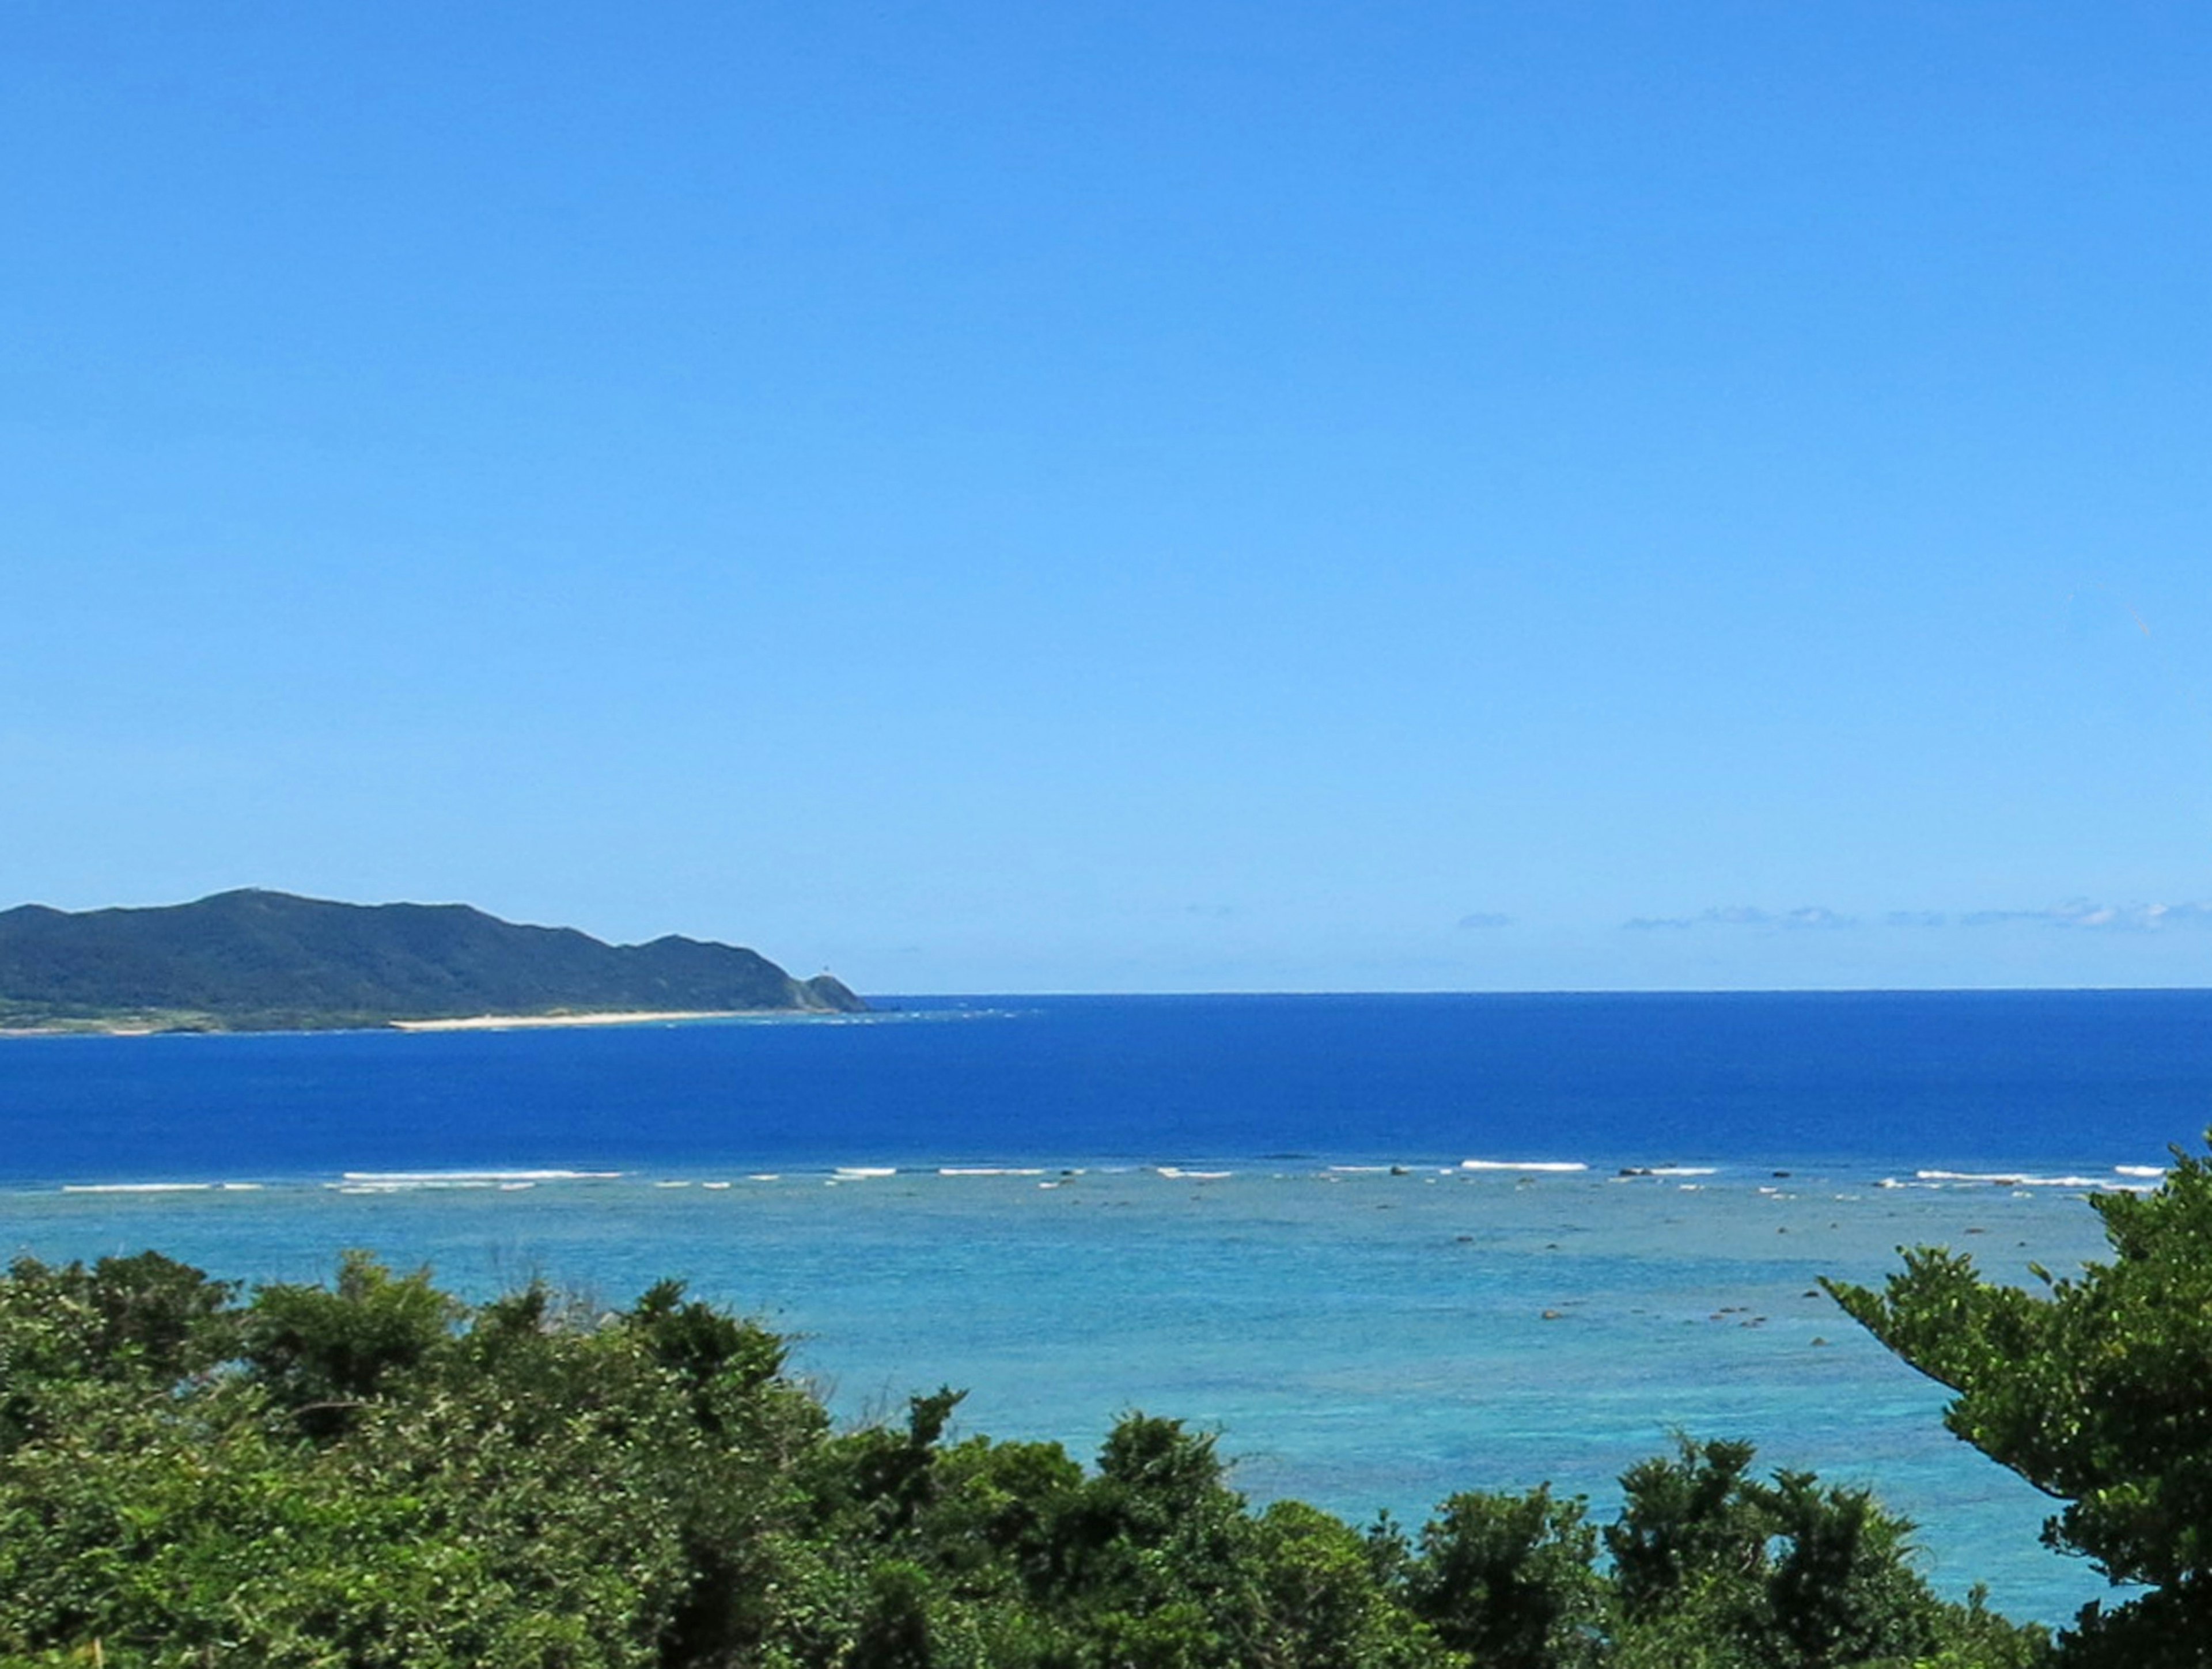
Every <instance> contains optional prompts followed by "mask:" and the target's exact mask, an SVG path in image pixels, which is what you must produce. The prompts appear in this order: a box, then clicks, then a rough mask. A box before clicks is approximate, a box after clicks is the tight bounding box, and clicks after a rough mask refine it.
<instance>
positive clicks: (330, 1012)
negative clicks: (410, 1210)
mask: <svg viewBox="0 0 2212 1669" xmlns="http://www.w3.org/2000/svg"><path fill="white" fill-rule="evenodd" d="M866 1006H867V1005H866V1004H865V1003H863V1002H862V1001H861V1000H860V998H858V997H856V996H854V994H853V993H852V992H850V991H849V990H848V989H847V988H846V987H845V986H843V985H842V983H840V982H839V981H838V980H835V979H832V978H831V977H830V976H829V975H828V974H823V975H822V976H821V977H820V978H818V979H813V980H794V979H793V978H792V977H791V975H789V974H787V973H785V972H784V971H783V969H781V968H778V967H777V966H776V965H775V963H774V962H770V961H769V960H768V959H767V958H766V957H765V956H760V955H758V954H757V953H756V952H754V951H751V950H743V949H740V948H738V946H735V945H728V944H713V943H710V942H707V941H704V940H700V939H690V938H678V937H676V936H674V935H671V936H670V937H668V938H657V939H654V940H653V941H652V942H651V943H650V944H605V943H602V942H601V941H600V940H599V939H595V938H592V937H591V936H590V935H589V934H586V933H580V932H577V931H576V930H575V929H574V928H570V927H531V926H518V925H517V924H515V923H513V922H507V921H501V919H498V918H497V917H496V916H491V915H487V914H485V913H483V911H482V910H478V909H474V908H472V907H470V906H468V905H465V904H377V905H363V904H341V903H334V902H331V901H327V900H324V899H316V898H300V897H295V896H294V895H292V894H289V893H281V892H265V891H263V890H260V889H255V888H246V889H240V890H239V891H236V892H225V893H217V894H216V895H214V896H212V897H210V898H203V899H200V900H199V901H197V902H195V903H191V904H174V905H166V906H161V907H154V908H149V909H109V910H86V911H81V912H76V913H71V912H67V911H62V910H54V909H49V908H47V907H46V906H44V905H40V904H26V905H22V906H21V907H17V908H15V909H12V910H7V911H0V1024H6V1025H10V1026H15V1027H25V1026H30V1027H42V1026H56V1027H62V1028H70V1027H73V1026H106V1027H109V1028H113V1027H118V1026H125V1025H130V1026H137V1027H145V1028H150V1029H169V1030H177V1029H237V1030H276V1029H328V1028H332V1027H341V1026H362V1025H384V1024H389V1023H392V1022H394V1021H402V1020H441V1019H464V1018H469V1017H475V1016H479V1015H513V1016H545V1015H566V1014H579V1015H580V1014H608V1013H622V1012H631V1011H652V1012H721V1011H732V1010H770V1011H792V1012H808V1011H814V1012H823V1013H850V1012H854V1011H859V1010H862V1009H865V1008H866Z"/></svg>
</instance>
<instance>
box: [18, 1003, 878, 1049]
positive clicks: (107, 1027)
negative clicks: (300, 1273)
mask: <svg viewBox="0 0 2212 1669" xmlns="http://www.w3.org/2000/svg"><path fill="white" fill-rule="evenodd" d="M835 1012H836V1011H835V1010H831V1009H818V1008H750V1009H622V1010H611V1011H597V1010H592V1011H582V1012H578V1013H574V1014H471V1015H453V1016H445V1017H437V1018H433V1019H424V1020H394V1019H386V1018H382V1017H377V1018H373V1019H372V1018H368V1017H351V1016H349V1017H342V1018H338V1019H335V1020H333V1021H332V1022H331V1023H329V1024H327V1025H252V1024H248V1025H238V1024H234V1023H223V1022H222V1021H220V1020H216V1019H215V1018H214V1017H210V1016H206V1015H191V1016H186V1017H179V1018H178V1019H176V1020H173V1021H161V1020H148V1019H143V1018H137V1017H132V1018H126V1019H115V1020H100V1019H93V1018H83V1019H69V1020H59V1021H55V1022H53V1023H49V1024H46V1025H29V1026H24V1025H15V1026H9V1025H0V1042H6V1041H11V1040H15V1039H21V1038H33V1037H188V1036H211V1035H226V1036H236V1035H248V1034H251V1035H256V1036H285V1037H309V1036H314V1035H320V1034H322V1033H325V1032H339V1031H401V1032H468V1031H535V1030H541V1029H550V1028H554V1027H566V1026H662V1025H682V1024H686V1023H691V1022H695V1021H705V1020H761V1019H781V1018H796V1019H803V1018H807V1017H813V1016H817V1015H826V1014H832V1013H835Z"/></svg>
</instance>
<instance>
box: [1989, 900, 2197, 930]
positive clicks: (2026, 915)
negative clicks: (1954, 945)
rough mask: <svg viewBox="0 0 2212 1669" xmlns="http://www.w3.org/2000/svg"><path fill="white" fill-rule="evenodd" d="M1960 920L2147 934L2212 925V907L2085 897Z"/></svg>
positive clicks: (1995, 925)
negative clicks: (2108, 901) (2103, 901)
mask: <svg viewBox="0 0 2212 1669" xmlns="http://www.w3.org/2000/svg"><path fill="white" fill-rule="evenodd" d="M1959 921H1960V926H1966V927H2000V926H2009V925H2011V924H2014V923H2026V924H2027V925H2029V926H2044V927H2075V928H2081V929H2083V930H2085V931H2087V932H2123V933H2147V932H2158V931H2159V930H2160V929H2161V928H2166V927H2203V926H2212V904H2204V903H2197V902H2186V903H2174V904H2097V903H2093V902H2092V901H2089V900H2088V899H2086V898H2075V899H2069V900H2068V901H2066V902H2065V903H2063V904H2053V905H2051V906H2050V907H2047V908H2045V909H2040V910H1975V911H1972V913H1968V914H1966V915H1962V916H1960V918H1959Z"/></svg>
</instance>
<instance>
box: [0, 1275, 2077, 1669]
mask: <svg viewBox="0 0 2212 1669" xmlns="http://www.w3.org/2000/svg"><path fill="white" fill-rule="evenodd" d="M959 1402H960V1395H959V1393H956V1392H953V1391H951V1390H939V1391H936V1392H932V1393H926V1394H922V1395H918V1396H916V1397H915V1398H914V1399H912V1400H911V1402H910V1405H909V1406H908V1409H907V1411H906V1414H905V1417H903V1418H902V1419H900V1420H897V1421H893V1422H889V1423H881V1424H875V1425H866V1426H862V1427H860V1428H857V1429H839V1428H838V1427H837V1426H836V1424H835V1423H834V1422H833V1421H832V1420H831V1419H830V1417H829V1414H828V1413H827V1412H826V1411H825V1410H824V1409H823V1405H822V1404H821V1402H820V1401H819V1400H818V1399H817V1397H816V1396H815V1395H814V1394H812V1393H811V1391H810V1389H809V1388H808V1387H806V1386H805V1385H804V1384H803V1383H801V1382H799V1381H796V1380H794V1379H793V1377H791V1375H789V1374H788V1373H787V1368H786V1346H785V1343H784V1341H783V1340H782V1339H781V1338H778V1337H776V1336H775V1334H774V1333H772V1332H769V1331H767V1330H766V1329H763V1328H762V1327H760V1326H757V1325H755V1324H753V1323H751V1322H749V1321H746V1320H743V1319H741V1318H738V1317H735V1316H732V1315H729V1314H726V1313H724V1312H722V1311H720V1310H718V1309H716V1308H714V1307H713V1306H711V1305H708V1304H704V1303H702V1302H697V1301H696V1300H692V1299H690V1298H687V1297H686V1296H685V1295H684V1291H683V1289H682V1288H681V1287H680V1286H679V1285H678V1284H675V1283H663V1284H659V1285H658V1286H655V1287H653V1288H652V1289H651V1290H648V1291H647V1292H646V1293H645V1294H644V1295H643V1296H641V1298H640V1299H639V1300H638V1301H637V1302H635V1303H634V1304H632V1305H631V1306H629V1308H625V1309H620V1310H615V1311H605V1310H602V1309H599V1308H592V1307H589V1306H586V1305H583V1304H581V1303H579V1302H575V1301H574V1300H571V1299H568V1298H564V1297H562V1296H560V1295H558V1294H556V1293H555V1292H553V1291H551V1290H549V1289H547V1288H545V1287H544V1286H532V1287H530V1288H527V1289H526V1290H522V1291H520V1292H516V1293H512V1294H509V1295H507V1296H505V1297H502V1298H500V1299H498V1300H495V1301H494V1302H489V1303H486V1304H482V1305H476V1306H470V1305H466V1304H463V1303H461V1302H458V1301H457V1300H455V1299H454V1298H453V1297H451V1296H448V1295H447V1294H445V1293H443V1292H441V1291H440V1290H438V1289H437V1287H436V1286H435V1284H433V1281H432V1279H431V1278H430V1276H429V1274H428V1271H414V1272H404V1273H403V1272H395V1271H391V1270H388V1269H386V1268H385V1267H383V1266H382V1265H380V1264H378V1263H377V1262H376V1261H375V1260H374V1259H372V1258H369V1257H368V1256H366V1255H364V1254H362V1253H349V1254H347V1255H346V1256H345V1257H344V1258H343V1259H342V1260H341V1262H340V1264H339V1265H338V1267H337V1271H336V1274H335V1276H334V1278H333V1279H332V1280H331V1282H330V1284H327V1285H324V1286H303V1285H292V1284H284V1285H270V1286H264V1287H263V1288H261V1289H259V1290H258V1291H255V1292H253V1293H252V1294H251V1295H250V1296H246V1295H243V1294H242V1292H241V1289H240V1287H238V1286H237V1285H235V1284H230V1283H226V1282H222V1281H216V1280H211V1279H210V1278H207V1277H206V1276H205V1275H204V1274H203V1273H202V1272H201V1271H197V1270H195V1269H191V1268H190V1267H188V1266H186V1265H182V1264H179V1263H176V1262H173V1261H172V1260H170V1259H167V1258H164V1257H161V1256H160V1255H158V1254H156V1253H144V1254H142V1255H140V1256H137V1257H134V1258H125V1259H103V1260H101V1261H100V1262H99V1263H98V1264H96V1265H93V1266H91V1267H90V1268H86V1267H84V1266H82V1265H68V1266H66V1267H59V1268H57V1267H49V1266H47V1265H42V1264H40V1263H36V1262H33V1261H30V1260H23V1261H20V1262H18V1263H16V1264H15V1265H13V1267H12V1269H11V1270H10V1271H9V1273H8V1274H7V1276H6V1277H5V1278H4V1279H0V1669H27V1666H33V1665H38V1666H46V1669H52V1666H58V1665H62V1664H75V1663H88V1662H98V1663H101V1664H105V1665H114V1666H118V1669H129V1666H143V1669H184V1666H188V1665H190V1666H197V1665H204V1664H206V1663H210V1662H236V1663H252V1664H256V1665H270V1666H291V1665H298V1666H303V1669H304V1666H307V1665H317V1666H325V1665H345V1666H359V1669H385V1666H390V1669H401V1666H406V1669H463V1666H471V1669H473V1666H484V1665H495V1666H501V1669H508V1666H513V1669H646V1666H655V1669H741V1666H742V1669H754V1666H757V1669H1603V1666H1613V1669H1662V1666H1664V1669H1701V1666H1702V1669H1844V1666H1847V1665H1876V1664H1879V1665H1881V1666H1884V1669H1890V1666H1898V1665H1905V1664H1917V1663H1927V1664H1932V1665H1942V1666H1947V1669H2025V1666H2028V1665H2031V1664H2033V1663H2035V1662H2036V1661H2037V1660H2039V1654H2040V1652H2041V1650H2042V1648H2043V1636H2042V1635H2041V1633H2040V1631H2039V1630H2032V1629H2017V1628H2014V1627H2013V1626H2011V1625H2009V1624H2007V1623H2003V1622H2002V1621H2001V1620H2000V1619H1997V1618H1996V1617H1991V1616H1990V1615H1989V1614H1988V1613H1987V1612H1985V1611H1983V1610H1981V1608H1980V1607H1979V1606H1978V1605H1954V1604H1950V1603H1948V1602H1945V1601H1943V1600H1942V1599H1938V1598H1937V1597H1936V1596H1935V1595H1934V1594H1932V1593H1930V1592H1929V1589H1928V1587H1926V1585H1925V1583H1924V1582H1923V1581H1922V1580H1921V1579H1920V1577H1919V1576H1918V1575H1917V1573H1916V1572H1915V1571H1914V1570H1913V1569H1912V1568H1911V1560H1910V1557H1909V1554H1908V1549H1907V1526H1905V1525H1903V1524H1902V1523H1901V1522H1900V1521H1899V1520H1895V1519H1893V1518H1891V1517H1889V1516H1887V1514H1883V1513H1882V1512H1881V1509H1880V1508H1878V1507H1876V1506H1875V1504H1874V1503H1873V1502H1871V1501H1870V1500H1869V1498H1868V1497H1867V1496H1864V1495H1863V1493H1860V1492H1857V1491H1853V1490H1831V1489H1827V1488H1824V1487H1823V1486H1821V1485H1820V1484H1818V1482H1817V1481H1816V1480H1814V1479H1813V1478H1809V1477H1808V1476H1804V1475H1801V1474H1796V1473H1790V1472H1778V1473H1775V1474H1773V1475H1772V1476H1771V1478H1759V1477H1758V1476H1756V1475H1754V1472H1753V1451H1752V1449H1751V1447H1750V1446H1749V1445H1747V1444H1741V1443H1709V1444H1705V1445H1702V1446H1699V1445H1695V1444H1691V1443H1688V1442H1687V1441H1685V1444H1684V1446H1683V1447H1682V1448H1681V1450H1680V1453H1679V1454H1675V1455H1673V1456H1668V1457H1662V1458H1660V1459H1657V1460H1653V1461H1650V1462H1649V1463H1647V1464H1646V1465H1644V1466H1639V1467H1638V1468H1636V1469H1635V1470H1634V1471H1632V1472H1631V1473H1630V1474H1629V1475H1628V1477H1627V1478H1626V1479H1625V1480H1624V1484H1625V1486H1626V1506H1625V1507H1624V1508H1623V1510H1622V1512H1621V1513H1620V1516H1619V1517H1618V1519H1617V1520H1615V1521H1613V1522H1612V1523H1610V1524H1607V1525H1602V1526H1601V1525H1596V1524H1594V1523H1593V1522H1591V1521H1590V1520H1589V1515H1588V1509H1587V1505H1586V1503H1585V1502H1582V1501H1580V1500H1579V1499H1566V1498H1560V1497H1557V1496H1553V1495H1552V1494H1551V1492H1550V1491H1549V1490H1547V1489H1542V1488H1539V1489H1537V1490H1534V1491H1533V1492H1531V1493H1528V1494H1525V1495H1492V1494H1486V1493H1481V1492H1474V1491H1470V1492H1466V1493H1462V1494H1459V1495H1455V1496H1452V1497H1451V1498H1450V1499H1449V1500H1448V1501H1446V1502H1443V1504H1442V1505H1441V1506H1440V1507H1439V1508H1437V1513H1436V1514H1435V1516H1433V1517H1432V1518H1431V1520H1428V1521H1427V1522H1426V1523H1425V1524H1424V1525H1423V1526H1420V1527H1419V1529H1418V1530H1417V1531H1414V1532H1407V1531H1405V1530H1402V1529H1401V1528H1400V1527H1399V1526H1397V1525H1396V1524H1395V1523H1394V1522H1393V1521H1392V1520H1389V1518H1388V1517H1387V1516H1386V1517H1383V1518H1380V1519H1378V1520H1376V1522H1375V1523H1374V1524H1372V1525H1370V1526H1366V1527H1364V1528H1359V1527H1354V1526H1351V1525H1348V1524H1346V1523H1345V1522H1343V1521H1342V1520H1339V1519H1337V1518H1334V1517H1333V1516H1331V1515H1330V1514H1327V1513H1324V1512H1322V1511H1319V1510H1318V1509H1316V1508H1313V1507H1310V1506H1308V1505H1305V1504H1304V1503H1302V1502H1294V1501H1280V1502H1273V1504H1271V1505H1268V1506H1267V1507H1266V1508H1264V1509H1255V1508H1254V1507H1253V1505H1252V1504H1251V1503H1249V1502H1247V1500H1246V1499H1245V1498H1244V1496H1243V1495H1242V1494H1241V1493H1240V1492H1238V1491H1237V1490H1236V1489H1235V1488H1234V1487H1233V1485H1232V1484H1231V1474H1230V1471H1229V1468H1228V1466H1227V1465H1226V1463H1225V1461H1224V1460H1222V1458H1221V1457H1220V1455H1219V1454H1218V1452H1217V1449H1216V1444H1215V1440H1214V1438H1213V1436H1212V1435H1210V1434H1208V1433H1206V1432H1202V1431H1196V1430H1193V1429H1190V1428H1188V1426H1186V1425H1184V1424H1183V1423H1181V1422H1179V1421H1176V1420H1173V1419H1169V1418H1164V1417H1158V1416H1155V1415H1151V1414H1146V1413H1141V1412H1132V1413H1129V1414H1127V1415H1126V1416H1124V1417H1122V1418H1121V1420H1120V1421H1119V1423H1117V1424H1115V1427H1114V1429H1113V1430H1112V1432H1111V1434H1110V1435H1109V1436H1108V1438H1107V1439H1106V1441H1105V1443H1104V1444H1103V1447H1102V1448H1101V1449H1100V1452H1099V1454H1098V1455H1097V1460H1096V1462H1095V1464H1094V1465H1093V1466H1090V1467H1087V1468H1086V1467H1085V1466H1082V1465H1080V1464H1079V1463H1078V1462H1077V1461H1076V1460H1074V1459H1073V1458H1072V1457H1071V1456H1070V1455H1069V1454H1067V1453H1066V1451H1065V1450H1064V1449H1063V1448H1062V1447H1060V1445H1058V1444H1056V1443H1038V1442H1000V1441H993V1440H991V1439H990V1438H988V1437H985V1436H981V1435H966V1436H961V1435H956V1434H955V1433H954V1430H953V1427H952V1421H953V1419H954V1417H955V1415H956V1413H957V1408H958V1405H959ZM1608 1556H1609V1557H1608Z"/></svg>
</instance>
